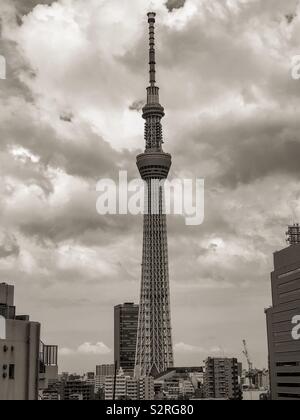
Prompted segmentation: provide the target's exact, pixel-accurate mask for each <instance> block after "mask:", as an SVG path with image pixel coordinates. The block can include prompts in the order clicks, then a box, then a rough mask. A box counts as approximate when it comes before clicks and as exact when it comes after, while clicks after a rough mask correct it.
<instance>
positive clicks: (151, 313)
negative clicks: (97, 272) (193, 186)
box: [136, 13, 173, 376]
mask: <svg viewBox="0 0 300 420" xmlns="http://www.w3.org/2000/svg"><path fill="white" fill-rule="evenodd" d="M155 17H156V14H155V13H148V22H149V34H150V50H149V65H150V86H149V87H148V88H147V104H146V105H145V107H144V108H143V118H144V119H145V121H146V123H145V141H146V149H145V152H144V153H143V154H141V155H139V156H137V166H138V169H139V171H140V174H141V177H142V179H143V180H144V181H145V186H146V188H145V204H146V206H145V207H146V211H145V215H144V239H143V263H142V284H141V297H140V310H139V324H138V336H137V351H136V371H138V372H139V373H140V374H141V375H146V376H150V375H151V376H156V375H157V374H158V373H161V372H164V371H166V370H167V369H168V368H169V367H172V366H173V345H172V331H171V313H170V287H169V262H168V241H167V220H166V214H165V211H164V187H163V181H164V180H166V179H167V177H168V174H169V170H170V167H171V163H172V162H171V155H170V154H168V153H164V151H163V134H162V125H161V120H162V118H163V117H164V115H165V113H164V108H163V107H162V106H161V105H160V102H159V88H158V87H157V86H156V69H155V66H156V62H155V35H154V25H155Z"/></svg>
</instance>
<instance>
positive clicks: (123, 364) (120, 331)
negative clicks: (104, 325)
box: [113, 303, 139, 376]
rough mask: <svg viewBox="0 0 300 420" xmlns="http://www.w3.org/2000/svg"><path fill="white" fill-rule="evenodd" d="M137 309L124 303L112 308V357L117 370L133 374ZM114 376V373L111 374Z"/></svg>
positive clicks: (136, 306) (135, 306)
mask: <svg viewBox="0 0 300 420" xmlns="http://www.w3.org/2000/svg"><path fill="white" fill-rule="evenodd" d="M138 316H139V307H138V305H135V304H134V303H125V304H123V305H118V306H116V307H115V308H114V355H115V361H116V363H117V369H118V370H119V369H120V368H122V369H123V371H124V373H125V374H127V375H132V376H133V373H134V367H135V353H136V339H137V328H138ZM113 375H114V372H113Z"/></svg>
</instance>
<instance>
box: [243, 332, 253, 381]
mask: <svg viewBox="0 0 300 420" xmlns="http://www.w3.org/2000/svg"><path fill="white" fill-rule="evenodd" d="M243 345H244V350H243V354H244V356H245V357H246V359H247V363H248V370H249V373H250V372H252V370H253V363H252V362H251V359H250V355H249V351H248V347H247V342H246V340H243Z"/></svg>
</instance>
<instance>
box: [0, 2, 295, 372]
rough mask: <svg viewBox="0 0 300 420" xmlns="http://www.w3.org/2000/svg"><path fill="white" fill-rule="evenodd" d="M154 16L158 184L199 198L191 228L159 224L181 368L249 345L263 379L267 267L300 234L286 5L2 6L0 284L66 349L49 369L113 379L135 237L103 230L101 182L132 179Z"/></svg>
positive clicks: (134, 290)
mask: <svg viewBox="0 0 300 420" xmlns="http://www.w3.org/2000/svg"><path fill="white" fill-rule="evenodd" d="M150 7H151V8H153V9H154V10H155V11H156V12H157V23H158V25H157V31H156V32H157V37H158V38H157V43H156V44H157V67H158V68H157V80H158V82H159V85H160V88H161V92H160V93H161V102H162V105H163V106H164V107H165V109H166V118H165V119H164V121H163V124H164V138H165V146H164V147H165V150H166V151H168V152H171V153H172V155H173V166H172V174H171V176H179V177H192V178H193V179H195V178H196V177H197V178H204V179H205V185H206V187H205V221H204V223H203V225H202V226H200V227H193V228H191V227H189V228H188V227H186V226H185V224H184V221H183V219H182V218H181V217H178V218H177V217H170V218H169V221H168V226H169V245H170V246H169V247H170V277H171V290H172V323H173V330H174V342H175V343H178V344H177V345H176V363H178V364H180V365H184V364H186V363H189V364H199V363H202V361H203V358H204V357H206V356H207V354H215V351H216V353H218V352H219V353H220V354H225V353H226V354H229V355H234V356H238V357H239V358H240V357H241V351H242V339H243V338H246V337H247V339H248V341H249V347H250V348H251V354H252V357H253V359H254V361H255V364H256V365H257V366H258V367H266V366H267V356H266V355H267V353H266V331H265V316H264V307H266V306H268V305H269V304H270V299H271V296H270V285H269V272H270V271H271V270H272V253H273V252H274V251H275V250H276V249H280V248H282V247H284V246H285V237H284V233H285V231H286V225H287V224H288V223H290V222H291V221H293V220H295V221H297V220H298V221H300V188H299V187H300V184H299V175H300V174H299V163H298V156H299V153H300V139H299V129H300V125H299V114H300V105H299V95H300V83H299V81H296V80H293V78H292V76H291V62H292V57H293V56H295V55H299V54H300V50H299V42H298V41H299V36H300V5H299V1H297V0H286V1H282V0H255V1H247V0H230V1H223V0H222V1H221V0H201V1H199V0H186V1H179V0H178V1H176V0H174V1H171V0H169V1H167V2H166V1H165V0H155V1H150V0H149V1H148V0H147V1H143V2H141V1H140V0H124V1H122V2H120V1H119V0H104V1H101V2H100V1H98V0H69V1H64V0H58V1H55V2H53V1H38V0H31V1H25V0H19V1H16V0H15V1H12V0H2V1H1V4H0V13H1V17H2V22H1V24H2V36H1V39H0V54H2V55H3V56H5V58H6V61H7V79H6V80H5V81H3V80H1V81H0V103H1V115H0V180H1V183H0V216H1V219H0V220H1V223H0V232H1V234H0V281H2V280H3V281H8V282H11V283H12V284H15V285H16V295H17V309H18V312H20V313H30V315H31V318H32V319H36V320H38V321H40V322H41V323H42V326H43V328H42V329H43V332H44V335H45V337H44V339H45V341H49V342H51V343H58V344H59V345H60V346H61V347H62V350H61V353H60V354H61V366H60V367H61V369H62V370H65V369H66V370H70V371H72V370H86V369H89V370H90V369H93V364H95V363H99V362H101V361H103V362H107V363H110V362H113V360H112V355H111V353H110V352H109V351H108V350H109V348H113V331H112V329H113V306H114V305H116V304H119V303H121V302H124V301H137V300H138V296H139V281H140V264H141V255H142V250H141V244H142V220H141V218H140V217H133V216H126V215H125V216H107V217H100V216H99V215H98V214H97V212H96V201H97V193H96V183H97V181H98V180H99V179H100V178H112V179H114V180H117V179H118V172H119V170H120V169H127V170H128V171H129V179H132V178H134V177H137V176H138V171H137V168H136V164H135V160H136V159H135V156H136V155H137V154H138V153H139V152H140V151H142V150H143V147H144V139H143V120H142V118H141V115H140V113H141V109H142V107H143V105H144V103H145V99H146V91H145V88H146V85H147V79H148V68H147V63H148V28H147V19H146V13H147V11H149V9H150ZM170 12H172V13H170ZM50 38H51V42H49V39H50ZM28 291H30V293H29V292H28ZM99 336H100V337H101V342H100V343H98V344H95V345H93V344H91V343H95V341H96V340H97V337H99ZM102 341H103V343H107V345H108V347H106V345H104V344H102ZM82 342H85V344H83V345H82V346H80V347H79V348H78V343H82ZM185 343H192V344H185ZM72 349H75V350H72ZM214 350H215V351H214ZM87 354H88V356H89V357H88V358H86V355H87ZM68 355H69V356H72V357H67V356H68ZM86 359H88V361H87V360H86ZM87 363H88V365H87Z"/></svg>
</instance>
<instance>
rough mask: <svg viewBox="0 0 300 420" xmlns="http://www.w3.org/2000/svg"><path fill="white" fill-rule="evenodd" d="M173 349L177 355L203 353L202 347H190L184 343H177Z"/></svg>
mask: <svg viewBox="0 0 300 420" xmlns="http://www.w3.org/2000/svg"><path fill="white" fill-rule="evenodd" d="M174 349H175V351H176V352H177V353H205V350H204V349H203V348H202V347H197V346H192V345H190V344H186V343H177V344H175V347H174Z"/></svg>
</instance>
